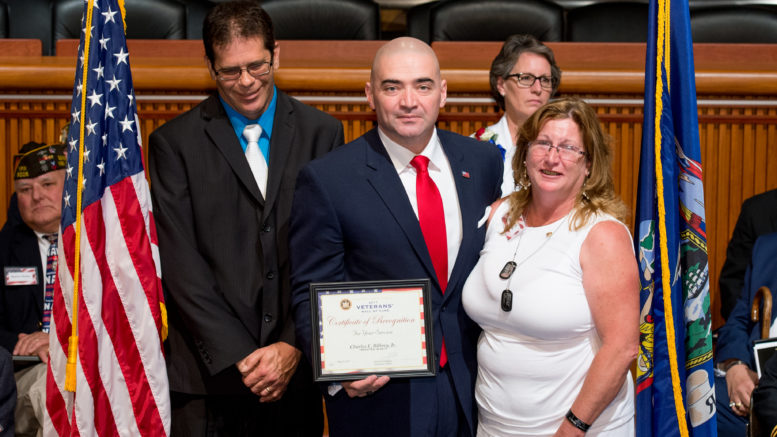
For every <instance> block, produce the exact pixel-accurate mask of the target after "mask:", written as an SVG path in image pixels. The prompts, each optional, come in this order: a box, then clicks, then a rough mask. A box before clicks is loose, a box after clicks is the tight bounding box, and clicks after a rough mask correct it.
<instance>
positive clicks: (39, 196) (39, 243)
mask: <svg viewBox="0 0 777 437" xmlns="http://www.w3.org/2000/svg"><path fill="white" fill-rule="evenodd" d="M19 153H20V154H19V155H17V156H16V157H15V165H14V171H13V177H14V190H15V194H14V196H13V197H12V198H11V204H10V205H9V208H8V220H7V221H6V223H5V225H4V226H3V229H2V231H0V267H1V268H2V271H3V276H4V277H3V283H2V285H1V286H0V346H2V347H3V348H5V349H6V350H8V351H10V352H12V353H13V354H14V355H25V356H36V357H38V358H39V359H40V361H42V363H41V362H38V364H35V365H32V366H28V367H26V368H24V369H21V370H19V371H18V372H16V373H15V374H14V378H15V380H16V384H17V393H18V400H17V408H16V413H15V415H16V419H15V422H16V434H17V435H19V436H25V435H35V434H36V433H37V432H39V431H40V428H41V426H42V424H43V418H44V415H45V402H46V399H45V398H46V396H45V393H46V381H45V380H46V363H47V362H48V360H49V334H48V328H49V320H50V318H51V306H52V297H53V291H54V281H55V278H56V270H57V261H56V254H57V241H58V237H57V232H58V231H59V221H60V217H61V211H62V187H63V186H64V182H65V166H66V165H67V163H66V159H65V147H64V146H63V145H61V144H56V145H46V144H40V143H35V142H30V143H27V144H25V145H23V146H22V147H21V149H20V150H19ZM47 288H48V289H47ZM47 292H48V293H51V294H48V293H47ZM35 361H37V359H36V360H35Z"/></svg>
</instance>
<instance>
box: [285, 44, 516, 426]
mask: <svg viewBox="0 0 777 437" xmlns="http://www.w3.org/2000/svg"><path fill="white" fill-rule="evenodd" d="M446 92H447V89H446V82H445V80H443V79H442V78H441V76H440V67H439V64H438V62H437V58H436V56H435V54H434V52H433V51H432V49H431V48H430V47H429V46H428V45H426V44H425V43H423V42H421V41H419V40H417V39H414V38H398V39H395V40H393V41H391V42H389V43H387V44H386V45H384V46H383V47H381V48H380V49H379V50H378V53H377V54H376V55H375V60H374V61H373V65H372V74H371V76H370V82H368V83H367V84H366V87H365V93H366V94H367V101H368V102H369V104H370V107H372V108H373V109H374V110H375V112H376V115H377V118H378V127H377V128H376V129H373V130H371V131H369V132H367V133H366V134H364V135H363V136H361V137H360V138H358V139H357V140H355V141H353V142H351V143H349V144H347V145H345V146H343V147H341V148H339V149H338V150H335V151H334V152H332V153H330V154H329V155H327V156H325V157H323V158H321V159H318V160H315V161H313V162H311V163H310V164H309V165H308V166H306V167H305V168H304V169H303V170H302V172H300V175H299V180H298V182H297V191H296V193H295V195H294V207H293V209H292V219H291V241H290V247H291V265H292V287H293V289H294V297H293V302H292V304H293V307H294V318H295V322H296V324H297V336H298V339H299V342H300V344H301V345H302V346H303V349H302V350H303V351H304V352H305V353H311V350H312V349H311V339H312V336H313V335H318V334H317V333H318V330H317V329H316V328H317V327H311V318H310V315H311V305H310V295H309V292H308V285H309V284H310V283H311V282H340V281H367V280H398V279H416V278H430V280H431V291H430V301H431V308H430V309H429V310H430V312H431V313H430V314H431V319H432V320H431V325H432V327H433V331H434V344H433V345H430V347H429V352H430V354H431V353H433V354H434V356H435V360H434V361H435V363H437V369H436V370H437V374H436V375H435V376H431V377H418V378H410V379H408V378H392V379H391V380H389V377H388V376H385V375H383V376H378V375H370V376H368V377H367V378H365V379H361V380H358V381H349V382H343V383H342V384H341V386H331V387H326V392H327V394H326V396H325V399H326V405H327V414H328V417H329V431H330V435H331V436H333V437H341V436H354V437H357V436H370V437H377V436H387V437H388V436H391V437H394V436H431V435H434V436H441V437H442V436H444V437H448V436H470V435H474V434H475V421H476V419H477V416H476V412H475V402H474V382H475V375H476V373H477V363H476V360H475V355H476V351H475V346H476V342H477V337H478V334H479V333H480V329H479V328H478V326H477V325H476V324H475V323H474V322H472V320H470V319H469V317H467V315H466V314H465V313H464V309H463V308H462V306H461V289H462V286H463V285H464V281H465V280H466V279H467V276H468V275H469V272H470V271H471V270H472V268H473V267H474V265H475V263H476V262H477V259H478V254H479V252H480V249H481V248H482V246H483V241H484V238H485V227H484V226H483V223H484V222H485V219H483V220H482V221H479V219H480V218H481V216H483V214H484V211H485V209H486V207H487V206H488V205H490V204H491V203H492V202H493V201H495V200H496V199H498V198H499V195H500V186H501V183H502V157H501V155H500V154H499V151H498V149H497V148H496V147H493V146H492V145H491V144H488V143H483V142H479V141H476V140H474V139H471V138H467V137H463V136H461V135H457V134H454V133H452V132H447V131H444V130H438V129H436V128H435V122H436V121H437V115H438V113H439V111H440V108H442V107H443V106H444V104H445V98H446ZM435 193H436V194H435ZM314 332H315V334H314ZM343 341H346V339H343ZM432 346H433V347H432Z"/></svg>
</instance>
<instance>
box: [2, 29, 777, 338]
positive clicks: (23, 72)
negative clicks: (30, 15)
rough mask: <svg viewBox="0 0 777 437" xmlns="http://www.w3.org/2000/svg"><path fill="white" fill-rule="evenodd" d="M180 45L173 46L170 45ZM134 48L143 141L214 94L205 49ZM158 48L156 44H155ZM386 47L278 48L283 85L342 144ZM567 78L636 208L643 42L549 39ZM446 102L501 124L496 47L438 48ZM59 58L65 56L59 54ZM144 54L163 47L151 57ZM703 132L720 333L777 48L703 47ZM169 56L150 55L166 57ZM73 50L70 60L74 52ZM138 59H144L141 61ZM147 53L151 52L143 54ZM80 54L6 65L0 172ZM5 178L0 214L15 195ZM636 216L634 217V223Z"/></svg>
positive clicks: (760, 156) (772, 130)
mask: <svg viewBox="0 0 777 437" xmlns="http://www.w3.org/2000/svg"><path fill="white" fill-rule="evenodd" d="M176 43H178V42H172V43H170V47H173V46H174V45H175V44H176ZM144 44H145V43H140V42H138V43H137V44H133V42H132V40H131V41H130V46H129V50H130V53H132V54H133V55H132V57H131V59H130V64H131V65H132V75H133V80H134V88H135V93H136V95H137V101H138V108H139V116H140V119H141V131H142V134H143V141H144V144H147V142H148V134H149V133H150V132H151V131H153V130H154V129H155V128H157V127H158V126H160V125H161V124H163V123H164V122H165V121H167V120H169V119H170V118H172V117H174V116H176V115H178V114H180V113H182V112H184V111H186V110H188V109H190V108H191V107H193V106H194V105H195V104H197V103H198V102H199V101H201V100H202V99H203V98H204V96H205V95H207V93H209V92H212V91H213V90H214V83H213V81H212V80H211V79H210V76H209V74H208V71H207V68H206V67H205V62H204V60H203V58H202V55H201V54H198V55H196V56H191V55H190V53H192V50H194V49H195V46H196V45H197V44H199V42H197V41H195V42H192V41H189V42H187V43H186V44H188V46H187V47H188V48H186V49H185V50H184V49H180V47H179V50H178V51H175V52H174V53H176V54H186V56H175V57H174V56H168V55H169V54H170V52H165V51H164V50H167V49H165V48H157V47H155V46H154V44H165V42H159V41H155V42H153V44H151V43H148V44H146V45H145V47H144ZM149 44H151V45H149ZM382 44H383V43H382V42H380V41H367V42H345V41H281V42H280V47H281V54H280V59H279V61H280V69H279V71H278V73H277V75H276V84H277V85H278V87H279V88H281V89H283V90H285V91H287V92H289V93H291V94H293V95H295V96H297V97H299V98H300V99H302V100H303V101H305V102H306V103H308V104H311V105H313V106H316V107H318V108H319V109H322V110H324V111H327V112H329V113H330V114H332V115H334V116H335V117H337V118H338V119H340V120H342V122H343V125H344V127H345V135H346V139H347V140H352V139H354V138H356V137H358V136H359V135H361V134H362V133H364V132H366V131H367V130H369V129H370V128H372V126H373V122H374V119H375V116H374V114H373V113H372V111H371V110H370V109H369V106H368V105H367V102H366V99H365V98H364V84H365V82H366V81H368V80H369V69H370V65H371V61H372V57H373V55H374V53H375V50H376V49H377V48H378V47H379V46H380V45H382ZM549 46H550V47H551V48H552V49H553V50H554V52H555V55H556V59H557V62H558V63H559V66H560V67H561V69H562V71H563V75H562V80H561V87H560V90H559V92H560V95H562V96H570V95H571V96H578V97H581V98H584V99H586V100H587V101H588V102H589V103H591V104H592V105H593V106H594V108H595V109H596V111H597V113H598V115H599V118H600V120H601V122H602V124H603V126H604V128H605V130H606V131H607V132H608V133H609V135H610V136H611V137H612V138H613V139H614V142H615V157H614V163H613V170H614V176H615V183H616V191H617V192H618V193H619V195H620V196H621V197H622V198H623V199H624V201H625V202H626V203H627V204H628V205H630V206H631V208H632V212H633V211H634V208H635V207H634V205H635V203H636V190H637V177H638V168H639V163H638V161H639V149H640V143H641V136H642V101H643V97H644V96H643V84H644V58H645V48H644V45H643V44H580V43H550V44H549ZM433 48H434V50H435V51H436V52H437V53H438V56H439V59H440V65H441V67H442V75H443V77H444V78H445V79H446V80H447V81H448V102H447V105H446V107H445V109H444V110H443V111H442V112H441V114H440V118H439V126H440V127H441V128H444V129H449V130H452V131H455V132H459V133H462V134H465V135H469V134H470V133H472V132H474V131H476V130H477V129H478V128H480V127H482V126H485V125H487V124H490V123H493V122H494V121H496V120H497V119H498V118H499V116H500V114H499V113H498V111H497V110H496V109H495V106H494V102H493V100H491V98H490V92H489V85H488V69H489V67H490V65H491V61H492V59H493V57H494V56H495V55H496V53H497V52H498V50H499V48H500V43H442V42H441V43H435V44H434V45H433ZM63 50H64V49H63ZM144 50H156V52H153V53H149V52H144ZM694 50H695V65H696V83H697V96H698V103H699V130H700V138H701V148H702V162H703V165H704V172H705V174H704V182H705V203H706V214H707V217H706V218H707V235H708V253H709V271H710V286H711V290H712V296H713V308H712V311H713V317H714V326H718V325H720V324H721V323H722V320H721V319H720V317H719V316H718V314H719V303H718V302H717V299H716V296H717V288H718V287H717V281H718V273H719V271H720V268H721V266H722V264H723V260H724V259H725V249H726V245H727V243H728V239H729V237H730V235H731V231H732V229H733V227H734V224H735V222H736V219H737V216H738V214H739V209H740V205H741V203H742V201H743V200H744V199H745V198H747V197H750V196H752V195H754V194H757V193H760V192H763V191H766V190H767V189H771V188H777V68H775V66H777V45H765V44H750V45H748V44H742V45H732V44H696V45H694ZM162 52H164V53H168V55H165V56H162V57H160V56H151V55H154V54H155V53H156V54H159V53H162ZM73 53H74V52H73ZM136 55H137V56H136ZM141 55H145V56H141ZM75 66H76V58H75V56H74V55H72V54H71V56H57V57H41V56H21V57H20V56H16V57H0V141H1V142H2V149H0V168H2V169H9V168H10V166H11V164H10V163H11V162H12V156H13V154H14V153H15V152H16V151H17V150H18V148H19V146H20V145H21V144H24V143H26V142H28V141H31V140H35V141H42V142H47V143H50V142H53V141H55V140H56V138H58V136H59V130H60V127H61V126H63V125H64V124H66V123H67V122H68V118H69V117H70V99H71V96H72V89H73V78H74V69H75ZM2 174H3V177H0V216H5V213H6V211H5V209H6V206H7V199H8V198H9V197H10V195H11V192H12V190H13V184H12V181H11V175H10V171H6V172H4V173H2ZM632 220H633V215H632Z"/></svg>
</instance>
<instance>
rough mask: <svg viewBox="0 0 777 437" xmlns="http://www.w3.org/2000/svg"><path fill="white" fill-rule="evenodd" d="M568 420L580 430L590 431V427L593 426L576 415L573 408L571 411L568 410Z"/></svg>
mask: <svg viewBox="0 0 777 437" xmlns="http://www.w3.org/2000/svg"><path fill="white" fill-rule="evenodd" d="M567 420H568V421H569V423H571V424H572V425H574V427H575V428H577V429H579V430H580V431H583V432H588V429H589V428H591V425H589V424H587V423H585V422H583V421H582V420H580V419H579V418H578V417H577V416H575V413H573V412H572V409H571V408H570V409H569V411H567Z"/></svg>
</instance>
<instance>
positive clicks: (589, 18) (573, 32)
mask: <svg viewBox="0 0 777 437" xmlns="http://www.w3.org/2000/svg"><path fill="white" fill-rule="evenodd" d="M647 33H648V3H647V2H642V1H640V2H622V1H621V2H602V3H593V4H591V5H588V6H583V7H579V8H575V9H570V10H569V12H567V36H566V40H567V41H576V42H645V41H647Z"/></svg>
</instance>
